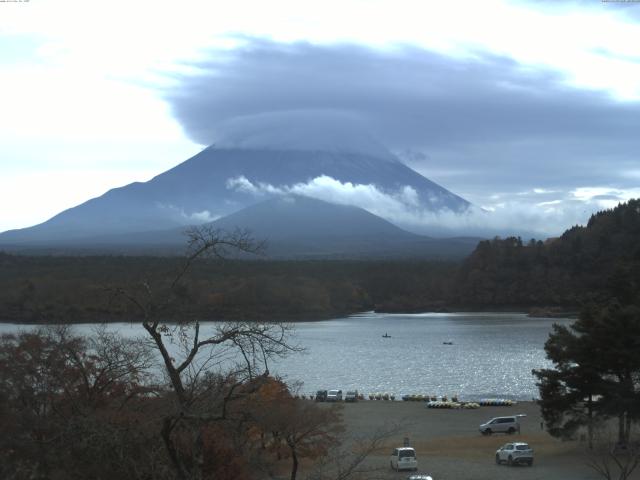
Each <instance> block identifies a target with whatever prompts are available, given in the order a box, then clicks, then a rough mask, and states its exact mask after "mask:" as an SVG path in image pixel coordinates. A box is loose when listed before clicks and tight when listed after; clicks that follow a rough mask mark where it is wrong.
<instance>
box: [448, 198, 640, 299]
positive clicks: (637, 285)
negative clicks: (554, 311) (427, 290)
mask: <svg viewBox="0 0 640 480" xmlns="http://www.w3.org/2000/svg"><path fill="white" fill-rule="evenodd" d="M455 285H456V286H455V288H454V291H453V292H452V296H451V298H450V301H451V302H452V303H455V304H461V305H462V304H464V305H476V306H481V307H491V306H496V305H499V306H508V305H514V306H517V305H526V306H542V307H554V306H555V307H577V306H579V305H580V304H582V303H583V302H586V301H589V300H602V299H605V298H610V297H616V298H618V299H620V300H621V301H624V302H625V303H638V302H640V200H638V199H636V200H630V201H629V202H627V203H624V204H621V205H619V206H617V207H616V208H614V209H611V210H605V211H602V212H598V213H596V214H594V215H592V217H591V218H590V219H589V222H588V223H587V225H586V226H575V227H573V228H570V229H569V230H567V231H566V232H564V234H563V235H562V236H561V237H559V238H557V239H553V240H549V241H547V242H545V243H543V242H541V241H534V240H531V241H529V242H523V241H522V240H521V239H520V238H514V237H511V238H506V239H494V240H486V241H482V242H480V243H479V244H478V247H477V248H476V249H475V251H474V252H473V253H472V255H471V256H470V257H469V258H468V259H467V260H465V262H464V263H463V264H462V266H461V267H460V270H459V272H458V275H457V277H456V281H455Z"/></svg>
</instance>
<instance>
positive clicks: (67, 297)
mask: <svg viewBox="0 0 640 480" xmlns="http://www.w3.org/2000/svg"><path fill="white" fill-rule="evenodd" d="M182 261H183V259H180V258H171V257H130V256H85V257H46V256H38V257H29V256H18V255H9V254H2V253H0V319H2V320H4V321H16V322H44V323H47V322H51V323H55V322H85V321H103V320H104V321H118V320H130V319H132V318H134V317H135V315H136V309H135V308H134V307H133V306H132V305H131V304H129V303H127V302H123V301H122V299H120V298H117V296H114V295H112V294H113V292H114V291H115V290H117V289H118V288H127V289H132V288H141V289H148V293H149V295H152V296H153V295H161V294H162V292H163V291H164V290H166V288H168V284H167V282H169V279H171V278H173V276H174V274H175V272H176V271H178V270H179V268H180V266H181V262H182ZM612 297H615V298H618V299H619V300H620V301H621V302H623V303H625V304H628V303H637V302H640V300H639V299H640V200H631V201H629V202H628V203H625V204H622V205H619V206H618V207H616V208H614V209H612V210H607V211H603V212H599V213H597V214H595V215H593V216H592V217H591V219H590V220H589V222H588V224H587V226H585V227H577V226H576V227H573V228H571V229H569V230H567V231H566V232H565V233H564V234H563V235H562V236H561V237H559V238H556V239H550V240H547V241H545V242H542V241H536V240H529V241H523V240H522V239H521V238H516V237H510V238H505V239H499V238H495V239H493V240H486V241H482V242H480V243H479V244H478V246H477V248H476V250H475V251H474V252H473V253H472V254H471V255H470V256H469V257H468V258H467V259H465V260H464V261H463V262H453V261H450V262H444V261H426V260H413V261H409V260H404V261H399V260H397V261H347V260H322V261H266V260H254V261H247V260H225V261H221V260H202V261H199V262H198V263H197V265H195V268H194V269H193V270H192V272H191V275H190V277H189V279H188V280H187V282H185V285H184V287H183V288H182V303H180V304H177V305H175V307H176V308H178V307H180V309H179V311H180V312H181V313H180V314H181V315H184V314H185V311H187V312H188V314H189V315H193V316H194V317H196V318H201V319H226V320H238V319H244V320H265V319H271V320H291V319H296V320H305V319H317V318H330V317H334V316H340V315H346V314H350V313H354V312H359V311H367V310H376V311H383V312H384V311H386V312H416V311H442V310H460V309H467V310H472V309H480V310H482V309H484V310H490V309H517V310H537V311H539V312H540V313H541V314H549V313H553V312H554V311H556V312H564V311H567V310H577V309H578V308H579V307H580V306H581V305H583V304H585V303H587V302H592V301H595V302H600V301H605V300H607V299H610V298H612ZM177 311H178V310H174V311H172V310H171V309H167V310H165V311H164V312H163V315H166V316H169V317H170V316H171V315H173V313H174V312H177Z"/></svg>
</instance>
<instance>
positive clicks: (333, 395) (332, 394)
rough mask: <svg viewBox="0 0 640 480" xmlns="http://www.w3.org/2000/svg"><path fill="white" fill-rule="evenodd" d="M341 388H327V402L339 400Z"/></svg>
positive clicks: (340, 398)
mask: <svg viewBox="0 0 640 480" xmlns="http://www.w3.org/2000/svg"><path fill="white" fill-rule="evenodd" d="M341 401H342V390H329V391H328V392H327V402H341Z"/></svg>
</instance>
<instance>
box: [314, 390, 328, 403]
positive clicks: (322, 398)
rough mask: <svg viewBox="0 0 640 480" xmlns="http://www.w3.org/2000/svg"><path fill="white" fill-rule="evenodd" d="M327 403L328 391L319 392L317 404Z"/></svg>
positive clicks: (317, 393)
mask: <svg viewBox="0 0 640 480" xmlns="http://www.w3.org/2000/svg"><path fill="white" fill-rule="evenodd" d="M326 401H327V391H326V390H318V391H317V392H316V402H326Z"/></svg>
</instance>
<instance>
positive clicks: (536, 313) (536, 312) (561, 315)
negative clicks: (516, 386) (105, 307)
mask: <svg viewBox="0 0 640 480" xmlns="http://www.w3.org/2000/svg"><path fill="white" fill-rule="evenodd" d="M550 308H551V307H549V308H541V307H504V308H487V309H483V308H470V307H469V308H466V307H460V306H456V307H452V308H440V309H433V310H403V311H399V310H398V311H396V310H386V309H383V310H365V311H355V312H334V313H331V314H326V315H308V316H303V317H302V318H300V317H295V316H291V317H286V316H284V317H282V318H279V319H274V318H269V319H264V318H260V317H257V318H255V319H251V320H247V319H238V318H227V319H224V318H221V319H216V320H200V322H220V323H224V322H243V321H244V322H252V323H253V322H255V323H260V322H262V323H277V322H281V323H313V322H324V321H327V320H340V319H344V318H348V317H352V316H355V315H363V314H367V313H374V314H379V315H385V314H388V315H421V314H443V315H446V314H452V315H455V314H461V313H462V314H474V313H478V314H491V313H496V314H515V315H526V316H527V317H529V318H550V319H576V318H578V311H577V310H576V309H570V310H569V309H568V310H563V309H550ZM96 323H100V324H114V323H140V320H126V319H107V320H105V319H93V320H82V321H72V322H51V321H39V322H34V321H24V320H16V319H2V318H0V324H4V325H6V324H14V325H39V326H47V325H90V324H96ZM163 323H167V324H170V325H175V324H177V323H178V322H172V321H165V322H163Z"/></svg>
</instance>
